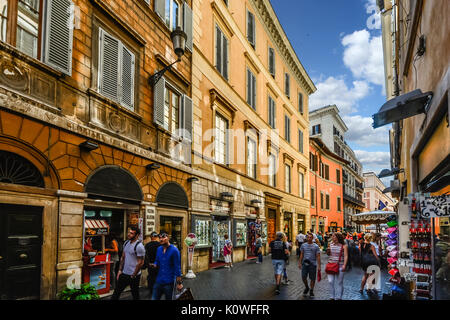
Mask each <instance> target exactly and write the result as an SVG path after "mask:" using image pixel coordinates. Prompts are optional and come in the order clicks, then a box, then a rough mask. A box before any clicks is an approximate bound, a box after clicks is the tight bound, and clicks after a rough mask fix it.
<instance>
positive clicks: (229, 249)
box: [223, 234, 233, 270]
mask: <svg viewBox="0 0 450 320" xmlns="http://www.w3.org/2000/svg"><path fill="white" fill-rule="evenodd" d="M224 239H225V245H224V246H223V257H224V258H225V268H231V267H233V263H232V259H231V254H232V253H233V244H232V243H231V240H229V239H228V235H227V234H226V235H225V236H224ZM230 270H231V269H230Z"/></svg>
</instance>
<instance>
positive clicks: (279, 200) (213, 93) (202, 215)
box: [192, 0, 316, 271]
mask: <svg viewBox="0 0 450 320" xmlns="http://www.w3.org/2000/svg"><path fill="white" fill-rule="evenodd" d="M193 12H194V27H193V29H194V37H193V38H194V40H193V43H194V50H193V58H192V59H193V60H192V62H193V69H192V99H193V105H194V129H193V132H194V133H193V134H194V136H193V168H195V169H196V170H199V171H201V172H204V173H206V175H207V177H205V178H199V181H198V182H194V184H193V186H192V187H193V190H198V194H197V192H194V194H195V195H194V198H193V203H192V214H193V216H195V217H194V219H196V220H198V222H196V221H194V222H193V230H195V228H198V230H200V231H201V232H203V230H205V228H210V229H207V230H208V234H209V235H210V238H209V239H206V238H205V239H203V240H204V241H203V242H202V245H203V246H198V249H196V253H195V258H194V271H196V270H197V271H200V270H204V269H207V268H208V267H214V266H215V265H220V264H221V262H223V257H222V256H221V249H222V247H223V237H224V236H225V234H227V235H228V236H229V237H230V239H231V240H232V241H233V244H234V254H233V255H234V256H233V259H234V261H242V260H244V259H247V258H249V257H251V256H254V250H253V249H254V245H253V242H254V236H255V233H256V232H260V233H262V236H263V241H264V243H265V244H266V245H267V244H268V243H269V242H270V241H271V240H273V239H274V237H275V232H276V231H284V232H285V233H286V234H287V236H288V238H290V239H294V237H295V235H296V234H297V232H298V230H299V229H302V231H304V230H306V228H307V227H309V223H310V221H309V192H308V190H309V188H308V186H309V180H308V179H309V178H308V174H307V173H308V149H309V148H308V138H309V137H308V136H309V135H308V126H309V120H308V96H309V95H310V94H312V93H313V92H314V91H315V90H316V88H315V86H314V84H313V83H312V81H311V79H310V78H309V76H308V74H307V73H306V71H305V69H304V68H303V66H302V65H301V63H300V61H299V60H298V58H297V56H296V54H295V52H294V50H293V48H292V46H291V45H290V43H289V41H288V39H287V37H286V35H285V33H284V31H283V29H282V27H281V25H280V23H279V21H278V19H277V17H276V15H275V12H274V11H273V8H272V6H271V4H270V2H269V1H268V0H248V1H222V0H214V1H209V0H208V1H207V0H199V1H195V2H194V8H193Z"/></svg>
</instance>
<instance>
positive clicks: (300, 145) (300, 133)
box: [298, 130, 303, 153]
mask: <svg viewBox="0 0 450 320" xmlns="http://www.w3.org/2000/svg"><path fill="white" fill-rule="evenodd" d="M298 151H300V152H302V153H303V131H302V130H298Z"/></svg>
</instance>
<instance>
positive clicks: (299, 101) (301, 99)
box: [298, 93, 303, 114]
mask: <svg viewBox="0 0 450 320" xmlns="http://www.w3.org/2000/svg"><path fill="white" fill-rule="evenodd" d="M298 111H299V112H300V113H301V114H303V95H302V94H301V93H299V94H298Z"/></svg>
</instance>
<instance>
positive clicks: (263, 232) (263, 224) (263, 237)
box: [261, 221, 267, 244]
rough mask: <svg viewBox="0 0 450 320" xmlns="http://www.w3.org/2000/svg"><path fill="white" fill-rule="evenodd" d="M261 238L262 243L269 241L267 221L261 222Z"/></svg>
mask: <svg viewBox="0 0 450 320" xmlns="http://www.w3.org/2000/svg"><path fill="white" fill-rule="evenodd" d="M261 240H262V243H264V244H265V243H267V222H265V221H263V222H261Z"/></svg>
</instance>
